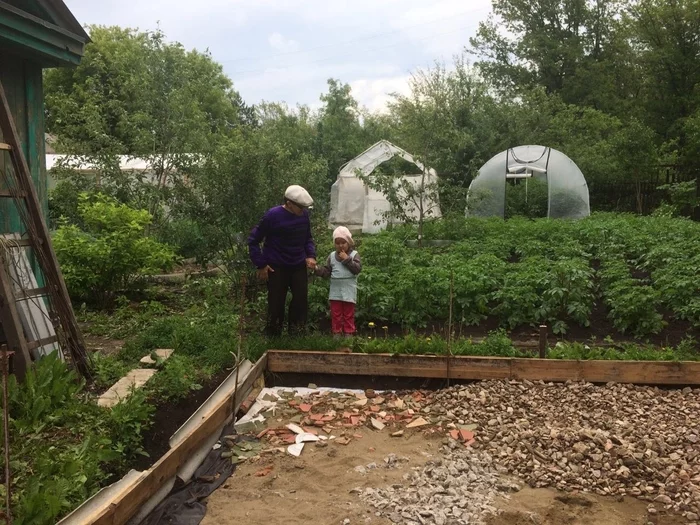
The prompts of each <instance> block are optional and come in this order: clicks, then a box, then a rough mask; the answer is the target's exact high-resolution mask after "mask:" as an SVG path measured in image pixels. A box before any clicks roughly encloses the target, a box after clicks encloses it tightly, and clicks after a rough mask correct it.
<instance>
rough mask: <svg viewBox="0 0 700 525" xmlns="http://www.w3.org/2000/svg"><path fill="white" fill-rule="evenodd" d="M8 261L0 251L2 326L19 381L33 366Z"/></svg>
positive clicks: (0, 317)
mask: <svg viewBox="0 0 700 525" xmlns="http://www.w3.org/2000/svg"><path fill="white" fill-rule="evenodd" d="M7 264H8V261H6V260H5V256H4V255H3V253H2V252H1V251H0V324H1V325H2V330H3V332H4V333H5V337H6V338H7V343H8V346H9V348H10V350H12V351H13V352H15V354H14V357H13V360H14V361H13V368H14V374H15V376H16V377H17V380H18V381H21V380H22V379H24V375H25V373H26V372H27V369H28V368H29V366H30V365H31V364H32V358H31V354H30V353H29V347H28V345H27V340H26V339H25V337H24V329H23V328H22V321H21V320H20V317H19V312H17V303H16V299H15V295H14V293H13V291H12V281H11V280H10V275H9V272H8V271H7Z"/></svg>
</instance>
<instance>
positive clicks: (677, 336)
mask: <svg viewBox="0 0 700 525" xmlns="http://www.w3.org/2000/svg"><path fill="white" fill-rule="evenodd" d="M662 313H663V314H664V319H665V320H666V322H667V325H666V327H665V328H664V329H663V330H662V331H661V332H660V333H658V334H656V335H650V336H647V337H646V338H644V339H643V340H640V339H638V338H635V337H634V336H632V335H630V334H623V333H621V332H619V331H618V330H617V329H616V328H615V327H614V326H613V324H612V321H611V320H610V319H609V318H608V308H607V307H606V306H605V304H603V303H602V302H599V303H597V304H596V306H595V307H594V309H593V311H592V312H591V315H590V317H589V320H590V326H587V327H586V326H580V325H577V324H574V323H570V324H569V327H568V330H567V333H566V334H565V335H564V336H557V335H554V334H551V333H550V334H549V335H548V338H547V341H548V343H549V345H550V346H553V345H555V344H556V343H557V342H559V341H568V342H575V341H578V342H582V343H588V344H590V343H591V342H592V340H593V339H594V340H595V344H596V345H598V346H606V343H605V342H604V339H606V338H607V337H608V336H609V337H611V338H612V339H613V341H614V342H615V343H625V342H630V343H638V344H639V343H642V342H643V343H647V342H648V343H651V344H654V345H660V346H668V345H673V346H675V345H677V344H679V343H680V342H681V341H682V340H683V339H685V338H686V337H688V336H690V337H693V338H694V339H696V340H700V329H697V328H693V327H692V325H691V324H690V323H689V322H687V321H678V320H675V319H672V316H671V314H670V312H662ZM377 324H378V325H382V324H385V325H386V326H388V335H390V336H399V335H404V334H406V333H408V332H409V330H406V329H405V328H404V327H402V326H401V325H399V324H391V323H380V322H378V323H377ZM318 326H319V330H320V331H322V332H324V333H330V320H329V319H325V318H324V319H322V320H320V321H319V323H318ZM499 327H500V321H499V319H498V318H496V317H488V318H487V319H485V320H484V321H482V322H481V323H480V324H479V325H478V326H467V325H459V324H457V325H455V326H454V333H455V335H456V336H457V337H471V338H473V339H478V338H482V337H486V336H487V335H488V334H489V332H492V331H494V330H498V328H499ZM357 328H358V335H361V336H364V337H368V336H372V337H383V336H384V330H382V328H381V326H380V327H379V328H374V329H373V330H371V329H369V328H368V327H367V326H365V325H364V324H360V323H358V326H357ZM414 332H416V333H419V334H424V335H431V334H435V333H438V334H442V335H443V336H446V335H447V323H444V322H442V321H439V322H437V321H436V322H429V323H428V325H427V326H426V327H425V328H422V329H417V330H414ZM508 335H509V337H510V338H511V339H512V340H513V343H514V344H515V345H516V346H518V345H521V346H524V347H532V348H533V352H535V351H537V344H538V341H539V327H536V326H519V327H517V328H515V329H514V330H511V331H509V332H508Z"/></svg>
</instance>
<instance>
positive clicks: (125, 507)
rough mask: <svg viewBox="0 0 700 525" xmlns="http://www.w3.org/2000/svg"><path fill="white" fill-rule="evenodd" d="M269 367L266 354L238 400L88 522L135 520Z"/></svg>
mask: <svg viewBox="0 0 700 525" xmlns="http://www.w3.org/2000/svg"><path fill="white" fill-rule="evenodd" d="M266 368H267V354H266V355H263V356H262V357H261V358H260V359H259V360H258V362H257V363H255V366H253V368H252V369H251V370H250V372H249V373H248V375H247V376H246V378H245V379H244V380H243V382H242V383H241V385H240V387H239V388H238V391H237V393H236V397H235V399H233V396H230V397H227V398H226V399H224V400H222V401H221V402H220V403H219V404H218V405H217V406H216V407H213V408H212V410H211V412H210V413H209V414H208V415H205V416H204V417H203V419H202V422H201V423H200V424H199V426H197V427H196V428H195V429H194V430H193V431H192V432H191V433H190V434H189V435H188V436H186V437H185V438H184V439H183V440H182V441H180V442H179V443H177V444H176V445H175V446H174V447H173V448H171V449H170V450H169V451H168V452H166V453H165V455H164V456H163V457H162V458H160V459H159V460H158V461H157V462H156V463H155V464H154V465H153V466H152V467H151V468H150V469H148V470H147V471H146V472H144V473H143V476H142V477H141V478H140V479H139V480H138V481H136V482H135V483H134V484H133V486H132V487H131V489H130V490H129V492H127V493H125V494H120V495H119V496H118V497H117V499H116V500H114V501H112V502H111V503H110V505H109V507H108V508H106V509H103V510H102V511H101V512H100V513H99V514H98V515H96V516H95V518H94V519H91V520H90V521H89V522H86V523H90V524H91V525H122V524H124V523H126V522H127V521H128V520H129V519H130V518H132V517H133V516H134V515H135V514H136V513H137V512H138V510H139V509H140V508H141V506H142V505H143V504H144V503H146V502H147V501H148V500H149V499H150V498H151V497H152V496H153V495H154V494H155V493H156V492H158V490H159V489H160V488H161V487H162V486H163V484H164V483H165V482H166V481H168V480H169V479H170V478H172V477H173V476H175V475H176V474H177V471H178V470H179V469H180V467H181V466H182V465H183V464H184V463H185V461H187V460H188V459H189V458H190V457H191V455H192V454H193V453H194V452H195V451H197V449H199V447H200V446H201V445H202V443H204V441H206V440H207V439H208V438H209V437H211V435H212V433H214V432H216V430H217V429H218V428H219V427H220V426H221V425H223V424H224V422H225V421H226V419H228V417H229V416H230V415H232V414H234V413H235V412H236V411H237V410H238V407H239V406H240V405H241V403H242V402H243V400H244V399H245V396H246V395H247V393H248V391H249V390H250V389H251V388H252V387H253V384H254V383H255V381H256V380H257V379H258V378H259V377H260V376H261V375H262V374H263V372H265V369H266Z"/></svg>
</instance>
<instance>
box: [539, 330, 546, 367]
mask: <svg viewBox="0 0 700 525" xmlns="http://www.w3.org/2000/svg"><path fill="white" fill-rule="evenodd" d="M546 357H547V325H546V324H541V325H540V359H545V358H546Z"/></svg>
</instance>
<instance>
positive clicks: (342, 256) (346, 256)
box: [338, 250, 348, 261]
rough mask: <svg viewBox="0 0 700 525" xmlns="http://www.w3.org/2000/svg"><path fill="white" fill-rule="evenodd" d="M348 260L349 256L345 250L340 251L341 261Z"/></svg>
mask: <svg viewBox="0 0 700 525" xmlns="http://www.w3.org/2000/svg"><path fill="white" fill-rule="evenodd" d="M347 258H348V254H347V253H345V251H344V250H340V251H339V252H338V259H340V260H341V261H344V260H345V259H347Z"/></svg>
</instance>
